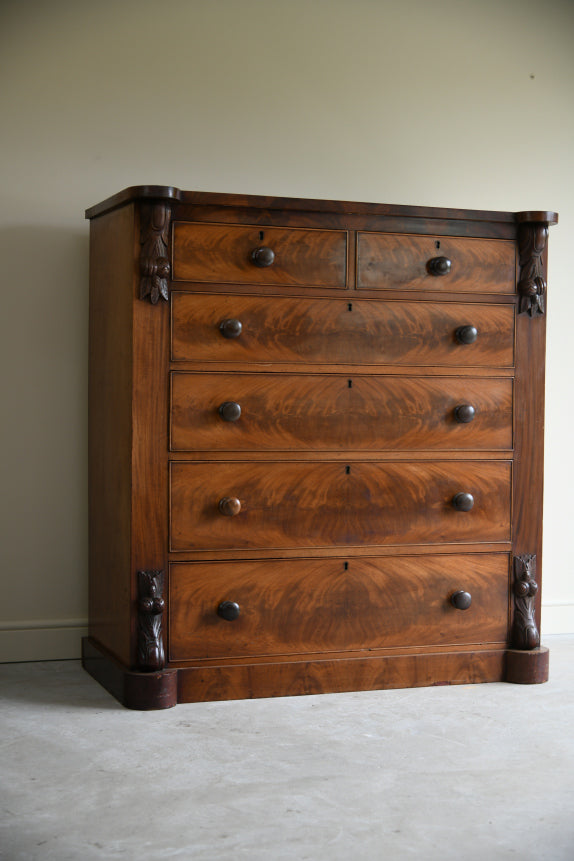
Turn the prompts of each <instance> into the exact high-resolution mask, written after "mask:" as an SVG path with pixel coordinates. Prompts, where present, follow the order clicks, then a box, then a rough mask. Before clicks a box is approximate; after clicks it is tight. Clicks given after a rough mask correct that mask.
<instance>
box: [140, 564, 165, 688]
mask: <svg viewBox="0 0 574 861" xmlns="http://www.w3.org/2000/svg"><path fill="white" fill-rule="evenodd" d="M163 584H164V572H163V571H153V570H152V571H138V572H137V590H138V667H139V668H140V669H141V670H145V671H148V672H149V671H154V670H163V668H164V665H165V652H164V648H163V637H162V617H163V612H164V610H165V601H164V597H163Z"/></svg>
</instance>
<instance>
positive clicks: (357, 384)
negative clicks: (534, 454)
mask: <svg viewBox="0 0 574 861" xmlns="http://www.w3.org/2000/svg"><path fill="white" fill-rule="evenodd" d="M462 406H464V407H467V408H468V407H472V408H473V409H474V416H473V417H472V413H471V411H470V410H469V409H466V411H465V410H460V409H458V408H459V407H462ZM469 416H470V417H471V421H462V420H461V419H467V418H469ZM171 448H172V450H173V451H193V450H195V451H209V450H217V451H261V450H265V451H293V450H299V451H300V450H302V449H307V450H312V451H316V450H322V451H340V450H348V449H353V450H358V451H368V450H371V451H376V450H383V449H401V450H405V449H410V450H415V449H435V450H447V449H448V450H453V449H456V450H461V449H462V450H465V449H466V450H470V449H475V450H476V449H491V450H492V449H494V450H505V449H506V450H508V449H511V448H512V380H510V379H496V378H487V379H480V378H479V379H477V378H474V377H427V378H425V377H422V378H418V379H412V378H410V377H393V376H375V375H372V376H361V375H353V376H352V377H350V376H348V375H338V374H242V373H235V374H233V375H229V374H224V373H217V374H214V373H211V374H210V373H191V372H183V371H182V372H180V371H177V372H174V373H172V375H171Z"/></svg>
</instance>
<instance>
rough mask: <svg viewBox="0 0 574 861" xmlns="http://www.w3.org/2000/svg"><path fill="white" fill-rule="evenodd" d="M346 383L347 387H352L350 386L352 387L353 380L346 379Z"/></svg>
mask: <svg viewBox="0 0 574 861" xmlns="http://www.w3.org/2000/svg"><path fill="white" fill-rule="evenodd" d="M347 385H348V387H349V388H350V389H352V388H353V381H352V380H347Z"/></svg>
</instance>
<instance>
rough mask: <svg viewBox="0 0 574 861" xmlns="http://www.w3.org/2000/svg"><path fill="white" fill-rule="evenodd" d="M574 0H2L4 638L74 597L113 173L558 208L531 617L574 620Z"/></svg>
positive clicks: (14, 645) (59, 619)
mask: <svg viewBox="0 0 574 861" xmlns="http://www.w3.org/2000/svg"><path fill="white" fill-rule="evenodd" d="M573 36H574V4H572V3H571V2H567V0H546V2H545V3H540V2H539V0H536V2H533V0H435V2H433V0H401V2H400V3H398V2H396V0H392V2H389V0H209V2H208V0H164V2H162V3H157V2H156V0H98V2H95V3H94V2H92V0H90V2H87V0H51V2H50V3H46V2H45V0H4V3H3V4H2V7H1V9H0V65H1V67H2V68H1V75H2V81H3V87H2V90H1V92H0V117H1V122H0V136H1V140H0V152H1V153H2V168H1V169H2V174H3V175H2V181H1V183H0V187H1V189H2V197H3V203H2V212H1V222H0V243H1V252H0V259H1V260H2V264H1V271H2V306H1V315H0V325H1V327H2V332H1V334H0V348H1V350H2V357H1V360H0V368H1V372H2V376H3V396H2V407H3V409H2V421H1V423H0V431H1V434H2V446H1V451H2V462H3V465H2V494H1V503H0V505H1V510H0V529H1V530H2V533H3V534H2V536H1V547H0V552H1V561H0V564H1V570H2V574H3V587H2V602H1V607H0V619H1V620H2V621H1V622H0V647H1V649H2V656H3V658H4V659H5V660H32V659H41V658H60V657H74V656H77V655H78V649H79V638H80V635H81V634H82V633H83V629H84V626H85V617H86V612H87V611H86V595H87V588H86V577H87V571H86V567H87V563H86V550H87V528H86V509H87V505H86V379H87V290H88V271H87V263H88V239H87V237H88V226H87V223H86V222H85V221H84V219H83V212H84V209H85V208H86V207H87V206H90V205H92V204H94V203H96V202H98V201H99V200H101V199H103V198H105V197H107V196H108V195H110V194H112V193H114V192H116V191H118V190H120V189H121V188H124V187H125V186H129V185H137V184H160V185H177V186H179V187H180V188H189V189H202V190H206V191H222V192H242V193H250V194H278V195H290V196H300V197H325V198H339V199H351V200H366V201H374V202H387V203H400V204H414V205H417V204H423V205H429V206H451V207H461V208H478V209H481V208H483V209H502V210H521V209H554V210H558V211H559V212H560V219H561V220H560V225H559V226H558V227H556V228H554V229H553V230H552V232H551V239H550V252H551V257H550V278H549V294H550V298H549V311H548V334H549V347H548V402H547V436H546V446H547V447H546V503H545V518H546V519H545V554H544V570H545V576H544V579H545V593H544V594H545V603H544V610H543V633H555V632H565V631H574V577H573V576H572V574H573V571H572V567H573V563H572V558H573V554H572V553H571V552H570V547H569V544H570V532H571V519H572V518H571V512H570V506H569V489H570V487H571V486H572V485H573V483H574V482H573V478H574V467H573V462H572V455H571V452H572V448H573V446H572V443H571V436H572V427H573V426H574V416H573V406H572V405H573V403H574V398H573V397H572V394H573V392H572V381H571V371H570V368H571V365H572V337H571V329H572V321H573V320H574V291H573V290H572V288H571V283H570V271H571V260H570V259H569V257H570V256H571V255H570V254H569V251H570V245H571V242H570V240H569V237H570V236H571V235H572V233H573V227H574V187H573V179H572V177H573V176H574V163H573V161H574V160H573V142H574V110H573V109H574V51H572V44H573Z"/></svg>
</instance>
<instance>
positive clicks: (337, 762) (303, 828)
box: [0, 636, 574, 861]
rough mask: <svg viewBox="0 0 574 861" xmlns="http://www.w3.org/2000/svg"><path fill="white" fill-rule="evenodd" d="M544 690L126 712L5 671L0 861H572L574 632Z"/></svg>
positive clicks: (19, 669)
mask: <svg viewBox="0 0 574 861" xmlns="http://www.w3.org/2000/svg"><path fill="white" fill-rule="evenodd" d="M545 644H546V645H548V646H550V650H551V652H550V667H551V670H550V671H551V680H550V681H549V682H548V684H546V685H539V686H530V687H522V686H518V685H506V684H491V685H477V686H473V685H469V686H461V687H436V688H426V689H422V688H419V689H417V690H402V691H373V692H367V693H350V694H332V695H324V696H308V697H294V698H282V699H274V700H251V701H242V702H226V703H202V704H190V705H179V706H177V707H176V708H175V709H172V710H169V711H164V712H147V713H143V712H133V711H128V710H126V709H123V708H122V707H121V706H119V705H118V704H117V703H116V702H115V700H113V699H112V698H111V697H110V696H109V695H108V694H107V693H106V692H105V691H104V690H103V689H102V688H100V687H99V685H98V684H97V683H96V682H94V681H93V680H92V679H91V678H90V677H89V676H88V675H87V674H85V673H84V672H83V670H82V669H81V667H80V665H79V663H78V662H76V661H62V662H50V663H36V664H5V665H3V666H2V667H0V683H1V685H2V692H3V696H4V702H3V706H2V711H1V725H0V739H1V742H0V744H1V750H0V762H1V764H2V765H1V768H2V774H3V777H2V780H3V789H2V809H3V815H2V831H1V832H0V847H1V848H0V857H1V858H2V859H6V861H16V859H25V861H30V859H42V861H52V859H53V860H54V861H79V859H81V861H90V859H115V858H120V859H129V861H131V859H144V861H147V859H163V858H180V859H201V861H231V859H233V861H235V859H249V861H282V859H296V861H305V859H310V861H323V859H325V861H327V859H328V861H371V859H376V861H378V859H386V861H387V859H388V861H395V859H398V861H402V859H410V858H414V859H422V861H434V859H437V861H439V859H440V861H450V859H452V861H475V859H476V861H479V859H480V861H498V859H515V861H517V859H520V861H530V859H537V861H544V859H548V861H572V859H574V732H573V730H574V685H573V681H574V636H568V637H566V636H564V637H548V638H547V639H546V640H545Z"/></svg>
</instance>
